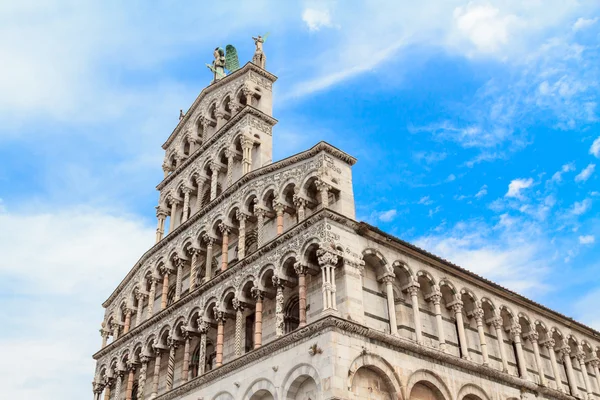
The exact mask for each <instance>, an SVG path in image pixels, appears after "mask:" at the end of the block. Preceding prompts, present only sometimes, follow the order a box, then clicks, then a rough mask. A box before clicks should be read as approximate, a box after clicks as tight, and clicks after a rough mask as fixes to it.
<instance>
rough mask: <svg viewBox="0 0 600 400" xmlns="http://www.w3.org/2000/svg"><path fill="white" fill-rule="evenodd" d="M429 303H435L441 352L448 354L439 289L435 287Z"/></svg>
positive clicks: (434, 308)
mask: <svg viewBox="0 0 600 400" xmlns="http://www.w3.org/2000/svg"><path fill="white" fill-rule="evenodd" d="M429 301H431V302H433V310H434V313H435V324H436V328H437V334H438V342H439V344H440V350H441V351H443V352H444V353H445V352H446V336H445V335H444V320H443V319H442V308H441V306H440V304H441V302H442V293H441V292H440V289H439V288H438V287H435V288H434V290H433V293H432V294H431V295H430V296H429Z"/></svg>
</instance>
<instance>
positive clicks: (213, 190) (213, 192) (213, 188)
mask: <svg viewBox="0 0 600 400" xmlns="http://www.w3.org/2000/svg"><path fill="white" fill-rule="evenodd" d="M220 169H221V167H219V165H217V164H216V163H214V162H213V163H211V164H210V170H211V174H210V200H211V201H212V200H214V199H215V197H217V183H218V179H219V170H220Z"/></svg>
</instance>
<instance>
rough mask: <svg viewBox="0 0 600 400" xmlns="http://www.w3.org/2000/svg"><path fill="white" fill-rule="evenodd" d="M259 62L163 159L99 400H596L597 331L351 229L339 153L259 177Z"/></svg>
mask: <svg viewBox="0 0 600 400" xmlns="http://www.w3.org/2000/svg"><path fill="white" fill-rule="evenodd" d="M258 38H259V39H260V36H259V37H258ZM255 40H258V39H255ZM261 40H262V39H261ZM259 50H260V53H258V51H259ZM265 60H266V57H265V56H264V53H263V52H262V42H260V49H259V44H258V42H257V55H255V57H254V59H253V62H249V63H247V64H246V65H244V66H243V67H241V68H239V69H237V70H236V71H234V72H231V73H230V74H229V75H224V74H223V76H220V75H218V74H217V72H215V75H214V76H215V79H214V81H213V83H212V84H211V85H209V86H208V87H206V88H205V89H204V90H202V92H201V93H200V95H199V96H198V98H197V99H196V100H195V101H194V103H193V104H192V105H191V107H190V108H189V110H188V111H187V112H186V113H185V115H184V114H183V113H182V115H181V117H180V121H179V124H178V125H177V127H176V128H175V129H174V131H173V132H172V133H171V135H170V136H169V138H168V139H167V141H166V142H165V143H164V145H163V148H164V150H165V161H164V164H163V170H164V172H165V175H164V179H163V181H162V182H161V183H160V184H159V185H158V187H157V189H158V191H159V192H160V196H159V202H158V207H157V220H158V226H157V230H156V244H155V245H154V246H153V247H152V248H151V249H149V250H148V251H147V252H146V253H145V254H144V255H142V257H141V258H140V259H139V261H138V262H137V263H136V264H135V265H134V266H133V268H132V269H131V270H130V271H129V273H128V274H127V275H126V276H125V278H124V279H123V280H122V282H121V283H120V284H119V285H118V287H117V288H116V289H115V290H114V292H113V293H112V294H111V295H110V297H109V298H108V299H107V300H106V301H105V302H104V303H103V307H104V308H105V317H104V321H103V322H102V329H101V336H102V346H101V349H100V350H99V351H98V352H97V353H96V354H95V355H94V359H95V360H96V372H95V376H94V380H93V391H94V400H111V399H119V400H122V399H125V400H144V399H160V400H167V399H185V400H199V399H202V400H233V399H235V400H259V399H265V400H267V399H268V400H271V399H275V400H283V399H290V400H292V399H301V400H308V399H311V400H326V399H390V400H395V399H400V400H409V399H423V400H430V399H431V400H433V399H436V400H463V399H468V400H501V399H502V400H503V399H522V398H526V399H533V398H534V397H539V398H547V399H573V398H574V397H575V398H580V399H592V398H600V372H599V369H598V368H599V365H600V360H599V358H598V355H599V354H600V334H599V333H598V332H596V331H594V330H592V329H590V328H588V327H586V326H584V325H582V324H580V323H578V322H576V321H574V320H572V319H569V318H567V317H565V316H562V315H560V314H558V313H556V312H554V311H552V310H550V309H548V308H545V307H543V306H542V305H539V304H536V303H535V302H533V301H531V300H528V299H526V298H524V297H522V296H520V295H519V294H517V293H514V292H511V291H509V290H507V289H505V288H503V287H501V286H499V285H497V284H495V283H493V282H490V281H488V280H486V279H484V278H482V277H479V276H477V275H475V274H473V273H471V272H469V271H467V270H465V269H462V268H460V267H459V266H456V265H453V264H451V263H450V262H448V261H446V260H443V259H441V258H439V257H436V256H435V255H433V254H430V253H428V252H426V251H424V250H422V249H420V248H417V247H415V246H413V245H411V244H410V243H406V242H404V241H402V240H399V239H397V238H395V237H393V236H391V235H388V234H386V233H385V232H382V231H380V230H379V229H377V228H376V227H373V226H371V225H369V224H366V223H364V222H358V221H356V219H355V207H354V197H353V189H352V165H353V164H354V163H355V162H356V160H355V159H354V158H353V157H352V156H350V155H348V154H346V153H344V152H343V151H341V150H339V149H337V148H335V147H333V146H331V145H329V144H327V143H325V142H320V143H318V144H316V145H315V146H314V147H312V148H310V149H308V150H306V151H304V152H302V153H299V154H296V155H294V156H291V157H289V158H286V159H283V160H280V161H276V162H273V161H272V135H273V127H274V125H275V124H276V123H277V120H276V119H274V118H273V116H272V102H273V97H272V86H273V84H274V83H275V81H276V77H275V76H274V75H272V74H271V73H269V72H267V71H266V70H265Z"/></svg>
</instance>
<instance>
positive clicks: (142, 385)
mask: <svg viewBox="0 0 600 400" xmlns="http://www.w3.org/2000/svg"><path fill="white" fill-rule="evenodd" d="M140 361H141V363H142V366H141V367H140V376H139V377H138V392H137V400H144V390H145V389H146V374H147V373H148V361H149V358H148V356H141V357H140Z"/></svg>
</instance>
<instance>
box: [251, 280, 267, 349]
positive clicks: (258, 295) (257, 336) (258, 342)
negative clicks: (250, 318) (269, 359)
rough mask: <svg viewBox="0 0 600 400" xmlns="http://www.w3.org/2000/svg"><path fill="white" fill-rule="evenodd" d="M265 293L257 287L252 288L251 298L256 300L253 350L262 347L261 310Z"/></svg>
mask: <svg viewBox="0 0 600 400" xmlns="http://www.w3.org/2000/svg"><path fill="white" fill-rule="evenodd" d="M264 296H265V293H264V292H263V291H262V290H260V289H259V288H258V287H256V286H254V287H253V288H252V297H254V299H255V300H256V309H255V315H254V348H255V349H258V348H259V347H260V346H262V309H263V298H264Z"/></svg>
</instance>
